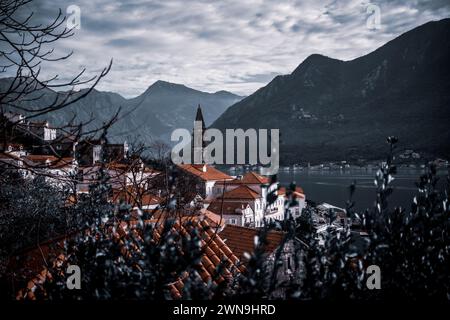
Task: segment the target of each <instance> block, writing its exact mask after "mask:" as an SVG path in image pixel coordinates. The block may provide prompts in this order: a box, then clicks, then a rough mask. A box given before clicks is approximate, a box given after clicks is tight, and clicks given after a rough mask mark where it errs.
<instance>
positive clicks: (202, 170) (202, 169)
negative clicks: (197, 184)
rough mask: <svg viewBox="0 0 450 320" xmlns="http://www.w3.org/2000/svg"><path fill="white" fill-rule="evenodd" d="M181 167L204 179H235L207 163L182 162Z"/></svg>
mask: <svg viewBox="0 0 450 320" xmlns="http://www.w3.org/2000/svg"><path fill="white" fill-rule="evenodd" d="M179 167H180V168H181V169H183V170H184V171H186V172H188V173H190V174H192V175H194V176H196V177H198V178H200V179H202V180H204V181H211V180H233V177H231V176H229V175H227V174H226V173H223V172H222V171H220V170H217V169H216V168H214V167H212V166H210V165H207V164H205V165H203V164H182V165H179Z"/></svg>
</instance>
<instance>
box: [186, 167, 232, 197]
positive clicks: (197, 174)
mask: <svg viewBox="0 0 450 320" xmlns="http://www.w3.org/2000/svg"><path fill="white" fill-rule="evenodd" d="M178 168H179V169H181V170H182V171H183V172H184V173H186V174H187V175H189V176H190V177H192V178H194V180H195V183H196V188H197V190H198V192H199V193H200V195H201V196H202V197H203V198H204V199H205V201H206V202H208V201H211V200H212V199H213V198H214V197H215V196H214V191H213V188H214V185H215V184H216V183H217V182H219V181H231V180H233V179H234V178H233V177H231V176H229V175H228V174H226V173H223V172H222V171H220V170H218V169H216V168H214V167H213V166H211V165H208V164H181V165H179V166H178Z"/></svg>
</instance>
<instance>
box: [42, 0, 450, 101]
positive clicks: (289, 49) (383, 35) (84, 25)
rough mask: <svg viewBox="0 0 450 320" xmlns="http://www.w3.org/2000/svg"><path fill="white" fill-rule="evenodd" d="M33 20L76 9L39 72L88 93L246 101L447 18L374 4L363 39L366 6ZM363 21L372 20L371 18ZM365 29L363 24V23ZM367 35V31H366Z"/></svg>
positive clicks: (168, 1) (110, 12) (107, 12)
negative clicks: (319, 63) (189, 94)
mask: <svg viewBox="0 0 450 320" xmlns="http://www.w3.org/2000/svg"><path fill="white" fill-rule="evenodd" d="M35 1H36V2H35V4H34V10H35V11H36V13H37V15H38V16H41V17H50V16H53V15H54V14H56V12H57V11H56V10H57V8H62V9H63V11H64V12H65V11H66V9H67V8H68V7H69V6H70V5H77V6H79V8H80V9H81V28H80V30H76V34H75V36H74V37H72V38H70V39H66V40H64V41H61V42H59V43H58V48H57V49H58V50H61V51H63V52H68V51H72V50H73V51H74V55H73V56H72V57H71V59H70V60H69V61H66V62H64V63H57V64H52V65H51V67H48V68H47V69H46V71H47V72H52V73H58V74H61V75H65V76H68V75H71V74H75V73H76V72H77V71H78V70H80V69H81V68H84V67H86V68H87V69H88V70H89V72H91V73H95V72H98V71H99V69H100V68H101V67H102V66H105V65H107V63H108V61H109V59H111V58H114V64H113V69H112V71H111V72H110V74H109V75H108V76H107V77H106V79H104V80H103V82H102V83H101V84H100V85H99V87H98V89H100V90H105V91H114V92H117V93H120V94H122V95H123V96H125V97H134V96H136V95H138V94H140V93H142V92H143V91H145V90H146V89H147V88H148V87H149V86H150V85H151V84H152V83H153V82H155V81H156V80H166V81H170V82H175V83H182V84H185V85H187V86H189V87H192V88H195V89H199V90H203V91H208V92H215V91H218V90H229V91H231V92H234V93H237V94H241V95H249V94H251V93H252V92H254V91H255V90H256V89H258V88H260V87H262V86H264V85H266V84H267V83H268V82H269V81H270V80H271V79H273V77H274V76H276V75H278V74H287V73H291V72H292V71H293V70H294V69H295V68H296V67H297V66H298V65H299V64H300V63H301V62H302V61H303V60H304V59H305V58H306V57H307V56H308V55H310V54H313V53H320V54H324V55H327V56H330V57H333V58H338V59H343V60H350V59H353V58H356V57H358V56H361V55H364V54H366V53H369V52H371V51H373V50H374V49H376V48H377V47H379V46H381V45H382V44H384V43H386V42H387V41H389V40H391V39H393V38H394V37H396V36H398V35H399V34H401V33H403V32H405V31H408V30H409V29H412V28H414V27H416V26H418V25H421V24H423V23H425V22H428V21H431V20H439V19H442V18H446V17H450V1H448V0H442V1H439V0H437V1H422V0H412V1H396V0H394V1H374V2H372V4H375V5H377V6H378V7H379V8H380V21H381V26H380V28H378V29H373V28H372V29H370V28H368V26H367V20H368V19H371V17H373V14H374V13H368V12H367V10H368V6H369V3H370V2H369V1H361V0H355V1H345V0H344V1H321V0H306V1H295V0H270V1H269V0H217V1H214V0H35ZM371 12H373V11H371ZM370 21H373V20H370ZM370 26H372V27H373V26H374V25H373V24H370Z"/></svg>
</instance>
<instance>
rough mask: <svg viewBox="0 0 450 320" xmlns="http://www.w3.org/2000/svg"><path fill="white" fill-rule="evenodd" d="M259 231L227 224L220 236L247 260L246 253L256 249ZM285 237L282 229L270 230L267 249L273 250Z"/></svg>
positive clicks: (235, 252) (238, 254)
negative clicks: (256, 238) (256, 237)
mask: <svg viewBox="0 0 450 320" xmlns="http://www.w3.org/2000/svg"><path fill="white" fill-rule="evenodd" d="M258 232H259V230H258V229H255V228H247V227H241V226H236V225H226V226H225V228H223V230H222V231H221V232H220V237H221V239H223V240H224V241H225V243H226V244H227V246H228V247H229V248H230V249H231V250H232V251H233V253H234V254H235V255H236V256H237V257H238V258H239V259H240V260H241V261H245V259H244V253H245V252H247V253H251V252H253V251H254V249H255V236H257V235H258ZM283 237H284V233H283V232H281V231H274V230H270V231H268V233H267V244H266V246H265V251H266V252H267V253H271V252H273V251H274V250H275V249H276V248H277V247H278V246H279V245H280V244H281V241H282V240H283Z"/></svg>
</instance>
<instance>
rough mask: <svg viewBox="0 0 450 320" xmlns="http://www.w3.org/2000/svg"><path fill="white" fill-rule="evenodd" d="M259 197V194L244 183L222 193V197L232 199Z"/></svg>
mask: <svg viewBox="0 0 450 320" xmlns="http://www.w3.org/2000/svg"><path fill="white" fill-rule="evenodd" d="M258 198H261V196H260V194H259V193H258V192H256V191H255V190H253V189H252V188H250V187H248V186H246V185H245V184H243V185H240V186H239V187H237V188H235V189H233V190H230V191H227V192H225V193H224V194H223V199H227V200H232V199H242V200H254V199H258Z"/></svg>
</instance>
